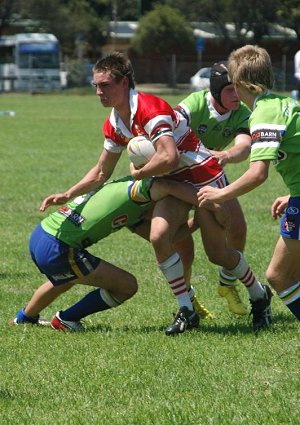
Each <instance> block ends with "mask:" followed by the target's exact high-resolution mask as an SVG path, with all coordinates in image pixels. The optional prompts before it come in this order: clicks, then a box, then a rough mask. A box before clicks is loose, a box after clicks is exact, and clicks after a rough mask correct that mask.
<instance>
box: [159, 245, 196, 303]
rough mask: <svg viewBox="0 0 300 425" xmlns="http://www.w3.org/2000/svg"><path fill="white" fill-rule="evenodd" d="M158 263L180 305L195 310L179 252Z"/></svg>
mask: <svg viewBox="0 0 300 425" xmlns="http://www.w3.org/2000/svg"><path fill="white" fill-rule="evenodd" d="M158 265H159V268H160V270H161V271H162V273H163V274H164V276H165V278H166V279H167V281H168V283H169V286H170V288H171V290H172V292H173V294H174V295H175V297H176V299H177V302H178V304H179V307H187V308H188V309H189V310H193V306H192V303H191V300H190V297H189V294H188V291H187V287H186V284H185V281H184V273H183V264H182V261H181V260H180V257H179V255H178V254H177V252H175V253H174V254H172V255H171V256H170V257H169V258H167V260H165V261H163V262H162V263H159V264H158Z"/></svg>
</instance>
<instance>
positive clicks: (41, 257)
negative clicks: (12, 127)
mask: <svg viewBox="0 0 300 425" xmlns="http://www.w3.org/2000/svg"><path fill="white" fill-rule="evenodd" d="M159 187H160V186H159V183H158V182H154V183H153V179H152V178H149V179H144V180H141V181H133V180H132V178H131V177H126V178H123V179H119V180H117V181H112V182H110V183H107V184H105V185H104V186H103V187H102V188H101V189H100V190H98V191H96V192H91V193H89V194H87V195H83V196H79V197H77V198H75V199H74V200H73V201H72V202H70V203H68V204H67V205H66V206H62V207H61V208H60V209H59V210H58V211H56V212H54V213H52V214H50V215H49V216H48V217H46V218H45V219H44V220H42V222H41V224H40V225H38V226H37V227H36V229H35V230H34V231H33V233H32V235H31V238H30V251H31V255H32V259H33V261H34V262H35V264H36V265H37V267H38V268H39V270H40V271H41V273H43V274H45V275H46V276H47V277H48V279H49V280H48V281H47V282H46V283H44V284H43V285H41V286H40V287H39V288H38V289H37V291H36V292H35V293H34V295H33V297H32V298H31V300H30V301H29V303H28V305H27V306H26V307H25V308H23V309H21V310H20V311H19V312H18V313H17V316H16V318H15V320H14V323H15V324H20V323H22V324H24V323H40V324H43V321H42V320H41V319H40V318H39V313H40V312H41V311H42V310H43V309H44V308H45V307H47V306H48V305H49V304H50V303H51V302H52V301H54V300H55V299H56V298H57V297H58V296H59V295H60V294H62V293H63V292H65V291H67V290H68V289H70V288H71V287H72V286H73V285H74V284H76V283H79V284H84V285H91V286H96V287H98V289H97V290H95V291H92V292H91V293H89V294H87V295H86V296H85V297H84V298H83V299H82V300H80V301H79V302H78V303H76V304H75V305H74V306H72V307H70V308H69V309H67V310H65V311H63V312H58V313H57V314H56V316H55V317H54V318H53V320H52V322H51V325H52V327H53V328H55V329H68V330H75V331H76V330H81V329H82V324H81V322H80V319H81V318H82V317H85V316H87V315H89V314H92V313H95V312H97V311H102V310H105V309H108V308H112V307H117V306H118V305H120V304H121V303H123V302H124V301H125V300H127V299H129V298H131V297H132V296H133V295H134V294H135V292H136V290H137V282H136V279H135V277H134V276H133V275H131V274H129V273H127V272H126V271H125V270H121V269H119V268H117V267H115V266H113V265H112V264H109V263H107V262H106V261H104V260H103V259H99V258H97V257H95V256H93V255H92V254H90V253H89V252H88V251H87V250H86V248H87V247H89V246H91V245H92V244H94V243H96V242H98V241H99V240H102V239H104V238H105V237H106V236H108V235H110V234H111V233H113V232H115V231H117V230H119V229H121V228H122V227H124V226H126V227H127V228H129V229H131V230H133V231H135V232H136V233H137V234H139V235H140V236H143V237H145V238H147V237H148V235H149V229H150V218H151V212H152V208H153V202H152V200H157V199H160V198H161V197H164V196H165V194H164V193H162V191H161V190H160V189H159ZM147 214H149V217H148V220H147V219H146V218H147ZM190 239H191V240H192V238H191V236H190V235H187V234H186V232H183V240H182V241H180V242H179V243H178V250H179V252H181V251H182V252H183V256H182V259H183V263H184V265H185V269H186V270H187V273H188V270H189V268H190V267H191V263H192V260H193V258H192V256H190V258H189V255H187V253H188V252H189V251H190V243H189V242H190ZM176 247H177V244H176ZM99 288H100V289H99ZM189 295H190V297H191V300H192V303H193V306H194V308H196V309H197V310H198V311H199V313H200V316H202V317H203V316H207V315H209V312H208V311H207V310H206V309H205V308H204V307H203V306H201V305H200V304H199V302H198V301H197V299H196V297H195V294H194V290H193V288H192V287H190V288H189Z"/></svg>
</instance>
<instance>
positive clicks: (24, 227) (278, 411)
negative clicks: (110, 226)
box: [0, 94, 300, 425]
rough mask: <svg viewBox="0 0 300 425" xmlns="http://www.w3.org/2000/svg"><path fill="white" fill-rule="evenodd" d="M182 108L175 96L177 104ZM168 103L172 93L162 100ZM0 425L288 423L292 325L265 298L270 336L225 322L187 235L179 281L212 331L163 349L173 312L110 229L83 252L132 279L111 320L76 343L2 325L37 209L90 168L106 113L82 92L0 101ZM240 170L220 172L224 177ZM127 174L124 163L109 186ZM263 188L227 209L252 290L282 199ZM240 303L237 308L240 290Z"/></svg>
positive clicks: (152, 276)
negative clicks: (132, 291)
mask: <svg viewBox="0 0 300 425" xmlns="http://www.w3.org/2000/svg"><path fill="white" fill-rule="evenodd" d="M181 97H182V96H181ZM166 98H167V100H169V102H170V103H171V104H172V105H175V104H176V103H177V101H178V100H179V99H180V97H179V96H177V97H176V96H173V97H171V96H170V97H166ZM0 110H15V111H16V116H15V117H0V147H1V155H0V163H1V166H0V173H1V175H0V178H1V193H0V199H1V221H0V226H1V233H0V239H1V244H0V246H1V248H0V249H1V270H0V279H1V296H0V308H1V322H0V354H1V372H0V373H1V375H0V423H1V424H5V425H10V424H14V425H19V424H22V425H23V424H26V425H27V424H30V425H49V424H54V425H61V424H64V425H79V424H80V425H81V424H82V425H86V424H96V425H98V424H99V425H108V424H112V425H150V424H153V425H175V424H176V425H179V424H180V425H227V424H228V425H273V424H274V425H275V424H276V425H279V424H280V425H287V424H291V425H297V424H300V419H299V392H300V391H299V390H300V386H299V324H298V322H296V320H295V319H294V317H293V316H292V315H291V314H290V313H289V311H288V310H287V309H286V308H285V307H284V306H283V305H282V303H281V302H280V300H279V299H278V298H277V297H274V298H273V299H274V301H273V312H274V325H273V327H272V329H270V330H268V331H266V332H261V333H260V334H258V335H257V336H256V335H254V334H253V333H252V330H251V319H250V318H249V317H243V318H237V317H233V316H232V315H230V314H229V313H228V310H227V308H226V306H225V305H224V302H223V300H222V299H220V298H219V297H218V295H217V292H216V288H217V275H218V273H217V268H216V267H215V266H213V265H211V264H209V263H208V261H207V259H206V258H205V255H204V253H203V249H202V246H201V242H200V238H199V235H198V234H197V235H195V243H196V260H195V264H194V272H193V283H194V285H195V286H196V288H197V291H198V294H200V298H201V300H203V301H204V303H205V304H206V305H207V307H208V308H209V309H210V310H211V311H212V312H213V313H214V315H215V319H214V320H207V321H203V322H202V323H201V326H200V328H199V330H197V331H193V332H190V333H188V332H186V333H185V334H183V335H180V336H179V337H176V338H170V337H166V336H165V334H164V329H165V327H166V325H168V324H169V323H170V321H171V320H172V313H173V312H174V311H176V302H175V300H174V299H173V298H172V295H171V293H170V291H169V289H168V287H167V284H166V283H165V281H164V279H163V278H162V276H161V275H160V273H159V272H158V271H157V268H156V265H155V261H154V256H153V253H152V250H151V247H150V246H149V245H148V244H147V243H146V242H145V241H142V240H140V239H139V238H138V237H137V236H136V235H133V234H131V233H130V232H128V231H127V230H122V231H120V232H118V233H116V234H114V235H113V236H110V237H109V238H107V239H105V240H104V241H101V242H100V243H98V244H97V245H95V246H93V247H91V248H90V251H91V252H93V253H95V254H96V255H99V256H101V257H102V258H104V259H106V260H107V261H111V262H113V263H114V264H116V265H118V266H120V267H123V268H125V269H126V270H129V271H130V272H132V273H134V274H135V275H136V276H137V278H138V281H139V292H138V294H137V295H136V296H135V297H134V298H133V299H132V300H130V301H128V302H127V303H125V304H124V305H123V306H121V307H120V308H118V309H114V310H111V311H107V312H104V313H102V314H96V315H94V316H90V317H88V318H87V319H86V320H85V326H86V328H87V330H86V331H85V332H84V333H82V334H64V333H60V332H54V331H52V330H50V329H49V328H37V327H34V326H19V327H17V326H15V327H11V326H9V325H8V321H9V320H10V319H12V318H13V317H14V316H15V314H16V312H17V311H18V310H19V309H20V308H21V307H22V306H24V305H25V304H26V302H27V301H28V300H29V298H30V297H31V295H32V293H33V291H34V290H35V289H36V288H37V287H38V286H39V285H40V284H41V283H43V281H44V279H43V276H41V275H40V274H39V273H38V271H37V269H36V268H35V266H34V264H33V263H32V261H31V260H30V258H29V254H28V249H27V244H28V238H29V235H30V233H31V231H32V230H33V228H34V227H35V225H36V224H37V223H38V222H39V221H40V220H41V218H42V217H43V215H42V214H41V213H40V212H39V211H38V208H39V205H40V202H41V200H42V199H43V198H44V197H45V196H46V195H48V194H50V193H53V192H54V191H58V192H59V191H62V190H65V189H66V188H67V187H69V186H70V185H72V184H73V183H74V182H76V181H77V180H78V179H79V178H81V177H82V176H83V175H84V174H85V172H86V171H87V170H88V169H89V168H90V167H91V166H92V165H94V164H95V162H96V161H97V159H98V155H99V152H100V150H101V149H102V140H103V137H102V134H101V127H102V123H103V120H104V118H105V116H106V115H107V113H108V111H107V110H104V108H102V107H101V105H100V104H99V102H98V100H97V98H96V96H95V95H87V96H79V95H73V96H69V95H44V96H39V95H36V96H28V95H17V94H14V95H1V96H0ZM246 167H247V164H246V163H245V164H240V165H236V166H233V167H228V168H227V169H226V172H227V174H228V176H229V178H230V179H234V178H235V177H237V176H238V175H239V174H241V173H242V172H243V170H245V169H246ZM127 173H128V160H127V158H126V156H125V155H124V158H122V160H121V163H120V164H119V165H118V167H117V170H116V172H115V175H114V176H115V177H119V176H122V175H125V174H127ZM285 193H286V189H285V188H284V187H283V184H282V183H281V180H280V179H279V177H278V176H277V175H276V173H275V172H274V170H271V173H270V178H269V180H268V181H267V182H266V183H265V184H264V185H263V186H262V187H260V188H259V189H257V190H256V191H255V192H253V193H251V194H248V195H245V196H243V197H242V198H241V203H242V205H243V208H244V212H245V215H246V217H247V222H248V241H247V247H246V257H247V259H248V262H249V263H250V265H251V266H252V267H253V269H254V270H255V272H256V273H257V275H258V276H259V277H260V278H261V279H262V280H263V279H264V271H265V269H266V267H267V265H268V262H269V259H270V258H271V254H272V251H273V246H274V244H275V241H276V239H277V237H278V230H279V229H278V227H279V225H278V223H277V222H274V221H273V220H272V217H271V214H270V206H271V203H272V201H273V199H274V198H275V197H276V196H277V195H281V194H285ZM87 292H88V289H87V288H84V287H76V288H73V289H72V290H71V291H70V292H68V293H66V294H64V295H63V296H61V297H60V298H59V299H58V300H56V302H55V303H54V304H53V305H51V306H50V307H48V308H47V309H46V310H45V311H44V314H43V317H45V318H47V319H50V318H51V317H52V316H53V314H54V313H55V312H56V311H57V310H59V309H64V308H66V307H68V306H69V305H70V304H71V303H73V302H75V301H77V300H78V299H79V298H80V297H81V296H83V295H84V294H85V293H87ZM241 293H242V295H243V297H244V300H245V302H247V295H246V291H245V290H244V289H243V288H241Z"/></svg>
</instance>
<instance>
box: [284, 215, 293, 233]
mask: <svg viewBox="0 0 300 425" xmlns="http://www.w3.org/2000/svg"><path fill="white" fill-rule="evenodd" d="M283 227H284V229H285V231H286V232H289V233H290V232H293V231H294V230H295V229H296V224H295V222H294V221H293V220H289V219H287V218H286V219H285V221H284V225H283Z"/></svg>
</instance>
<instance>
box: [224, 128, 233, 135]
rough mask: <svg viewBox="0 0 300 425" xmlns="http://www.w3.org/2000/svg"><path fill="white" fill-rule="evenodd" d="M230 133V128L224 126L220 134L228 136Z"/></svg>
mask: <svg viewBox="0 0 300 425" xmlns="http://www.w3.org/2000/svg"><path fill="white" fill-rule="evenodd" d="M231 134H232V130H231V128H224V130H223V133H222V135H223V136H224V137H229V136H231Z"/></svg>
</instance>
